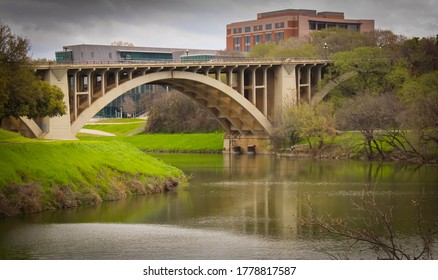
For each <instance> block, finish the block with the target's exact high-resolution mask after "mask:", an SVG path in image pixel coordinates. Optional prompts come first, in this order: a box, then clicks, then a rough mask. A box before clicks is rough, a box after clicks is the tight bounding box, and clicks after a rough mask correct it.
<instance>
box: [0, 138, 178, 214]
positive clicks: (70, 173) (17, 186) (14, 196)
mask: <svg viewBox="0 0 438 280" xmlns="http://www.w3.org/2000/svg"><path fill="white" fill-rule="evenodd" d="M0 155H1V156H0V216H9V215H16V214H21V213H35V212H41V211H45V210H52V209H60V208H68V207H75V206H78V205H84V204H98V203H101V202H102V201H111V200H118V199H123V198H125V197H127V196H129V195H143V194H149V193H157V192H164V191H171V190H174V189H176V188H177V186H178V185H179V184H180V183H182V182H183V181H184V174H183V172H182V171H181V170H179V169H177V168H174V167H172V166H169V165H167V164H165V163H163V162H162V161H160V160H158V159H156V158H153V157H151V156H148V155H146V154H144V153H143V152H142V151H140V150H139V149H137V148H135V147H133V146H132V145H130V144H128V143H124V142H118V141H111V142H103V141H42V140H32V139H26V138H23V137H21V136H19V135H18V134H16V133H12V132H7V131H3V130H0Z"/></svg>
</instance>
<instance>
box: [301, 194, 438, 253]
mask: <svg viewBox="0 0 438 280" xmlns="http://www.w3.org/2000/svg"><path fill="white" fill-rule="evenodd" d="M375 194H376V192H375V191H369V190H364V191H363V194H362V197H361V198H360V200H358V201H354V202H353V207H354V209H355V210H356V211H357V213H359V214H360V215H359V216H358V217H357V218H351V217H332V216H330V215H329V214H328V215H327V214H326V215H320V214H319V213H316V211H315V209H314V207H313V206H312V204H311V203H310V200H309V198H308V199H307V202H306V203H307V205H306V206H307V207H308V209H309V210H310V217H311V218H307V219H302V220H301V226H303V227H304V226H309V225H310V226H314V225H316V226H317V227H318V228H319V229H322V230H323V231H325V232H327V233H329V234H331V235H334V236H337V237H341V238H343V239H345V240H346V241H347V242H348V243H349V246H348V247H350V248H352V247H356V248H357V247H359V250H361V251H365V250H370V251H372V252H374V253H375V255H376V256H377V259H389V260H419V259H433V255H432V248H433V247H434V240H435V238H436V235H437V234H438V220H436V217H434V220H428V219H426V218H425V217H424V213H423V212H424V210H423V207H422V205H423V200H424V199H423V198H420V199H413V200H412V201H411V202H412V207H413V210H412V212H413V213H415V220H414V221H413V223H412V225H411V227H412V228H414V229H415V230H416V233H417V238H418V244H417V246H415V248H409V246H404V245H405V242H406V238H404V236H403V234H401V233H400V232H398V230H397V228H396V227H395V225H394V217H393V214H394V213H393V206H391V205H387V204H383V203H381V202H380V203H379V202H378V201H377V200H376V198H375ZM361 245H362V246H366V247H361ZM327 253H329V254H330V252H327ZM330 256H332V257H333V258H337V256H334V255H333V254H330ZM341 257H345V258H348V256H341Z"/></svg>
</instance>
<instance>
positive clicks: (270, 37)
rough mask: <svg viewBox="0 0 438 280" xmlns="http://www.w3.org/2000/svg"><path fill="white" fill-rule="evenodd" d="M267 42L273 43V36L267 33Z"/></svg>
mask: <svg viewBox="0 0 438 280" xmlns="http://www.w3.org/2000/svg"><path fill="white" fill-rule="evenodd" d="M265 41H266V42H271V41H272V35H271V33H267V34H265Z"/></svg>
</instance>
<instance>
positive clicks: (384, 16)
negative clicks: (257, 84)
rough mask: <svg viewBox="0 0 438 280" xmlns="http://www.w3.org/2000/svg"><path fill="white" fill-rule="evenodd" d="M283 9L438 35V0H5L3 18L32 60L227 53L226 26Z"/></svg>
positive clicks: (413, 33) (0, 7) (0, 13)
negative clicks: (174, 50)
mask: <svg viewBox="0 0 438 280" xmlns="http://www.w3.org/2000/svg"><path fill="white" fill-rule="evenodd" d="M281 9H312V10H317V11H339V12H344V13H345V18H347V19H374V20H375V27H376V28H380V29H390V30H392V31H393V32H394V33H396V34H401V35H405V36H407V37H412V36H418V37H423V36H435V35H436V34H438V0H366V1H358V0H216V1H210V0H153V1H149V0H123V1H122V0H86V1H85V0H70V1H64V0H0V21H1V22H2V23H3V24H6V25H8V26H9V27H10V28H11V29H12V32H13V33H15V34H17V35H21V36H25V37H27V38H28V39H29V40H30V42H31V46H32V49H31V56H32V57H33V58H49V59H54V57H55V51H59V50H62V47H63V46H66V45H67V46H68V45H77V44H104V45H109V44H111V43H112V42H114V41H126V42H131V43H133V44H134V45H136V46H148V47H178V48H197V49H225V32H226V24H228V23H231V22H236V21H244V20H253V19H256V17H257V13H261V12H268V11H274V10H281Z"/></svg>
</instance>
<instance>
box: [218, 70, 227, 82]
mask: <svg viewBox="0 0 438 280" xmlns="http://www.w3.org/2000/svg"><path fill="white" fill-rule="evenodd" d="M224 68H225V67H219V68H218V69H216V80H218V81H219V82H221V72H222V69H224Z"/></svg>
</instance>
